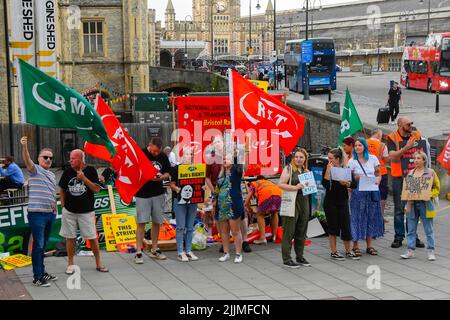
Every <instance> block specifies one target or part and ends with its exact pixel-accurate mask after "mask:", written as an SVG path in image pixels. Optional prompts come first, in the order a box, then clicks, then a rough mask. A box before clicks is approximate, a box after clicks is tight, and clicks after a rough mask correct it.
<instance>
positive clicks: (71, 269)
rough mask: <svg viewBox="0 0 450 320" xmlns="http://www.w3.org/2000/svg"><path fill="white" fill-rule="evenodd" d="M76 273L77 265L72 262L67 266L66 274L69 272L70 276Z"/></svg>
mask: <svg viewBox="0 0 450 320" xmlns="http://www.w3.org/2000/svg"><path fill="white" fill-rule="evenodd" d="M74 273H75V265H73V264H71V265H69V266H67V269H66V274H68V275H69V276H70V275H72V274H74Z"/></svg>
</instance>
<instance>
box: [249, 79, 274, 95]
mask: <svg viewBox="0 0 450 320" xmlns="http://www.w3.org/2000/svg"><path fill="white" fill-rule="evenodd" d="M248 81H250V82H251V83H252V84H253V85H254V86H255V87H258V88H260V89H261V90H262V91H264V92H268V91H269V82H268V81H258V80H248Z"/></svg>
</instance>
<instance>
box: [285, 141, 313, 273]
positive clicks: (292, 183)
mask: <svg viewBox="0 0 450 320" xmlns="http://www.w3.org/2000/svg"><path fill="white" fill-rule="evenodd" d="M307 163H308V153H307V152H306V150H305V149H298V150H296V151H295V153H294V156H293V158H292V161H291V163H290V165H288V166H287V167H285V168H284V170H283V172H282V173H281V177H280V181H279V184H278V186H279V187H280V188H281V189H282V190H283V191H284V193H285V194H290V195H292V199H293V200H292V201H291V202H290V206H289V208H283V207H285V205H286V202H285V203H283V202H282V204H281V207H282V210H281V212H280V215H281V216H282V225H283V241H282V244H281V253H282V257H283V264H284V266H286V267H288V268H299V267H300V265H302V266H305V267H309V266H310V264H309V262H308V261H307V260H306V259H305V257H304V256H303V252H304V249H305V240H306V232H307V229H308V221H309V196H304V195H303V191H302V190H303V189H304V188H305V186H304V185H302V184H301V183H300V177H299V176H300V175H301V174H304V173H306V172H309V171H308V165H307ZM292 239H294V250H295V254H296V256H297V257H296V261H295V262H294V261H293V260H292V258H291V250H292Z"/></svg>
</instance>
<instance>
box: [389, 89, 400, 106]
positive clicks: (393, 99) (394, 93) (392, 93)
mask: <svg viewBox="0 0 450 320" xmlns="http://www.w3.org/2000/svg"><path fill="white" fill-rule="evenodd" d="M401 96H402V90H401V89H400V88H397V89H396V90H395V89H394V88H391V89H389V102H390V103H395V104H397V103H398V102H399V101H400V98H401Z"/></svg>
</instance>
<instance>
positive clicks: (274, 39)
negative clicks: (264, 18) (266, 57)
mask: <svg viewBox="0 0 450 320" xmlns="http://www.w3.org/2000/svg"><path fill="white" fill-rule="evenodd" d="M273 51H275V72H274V73H275V74H274V80H275V87H276V88H277V90H278V80H277V78H278V52H277V0H273Z"/></svg>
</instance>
